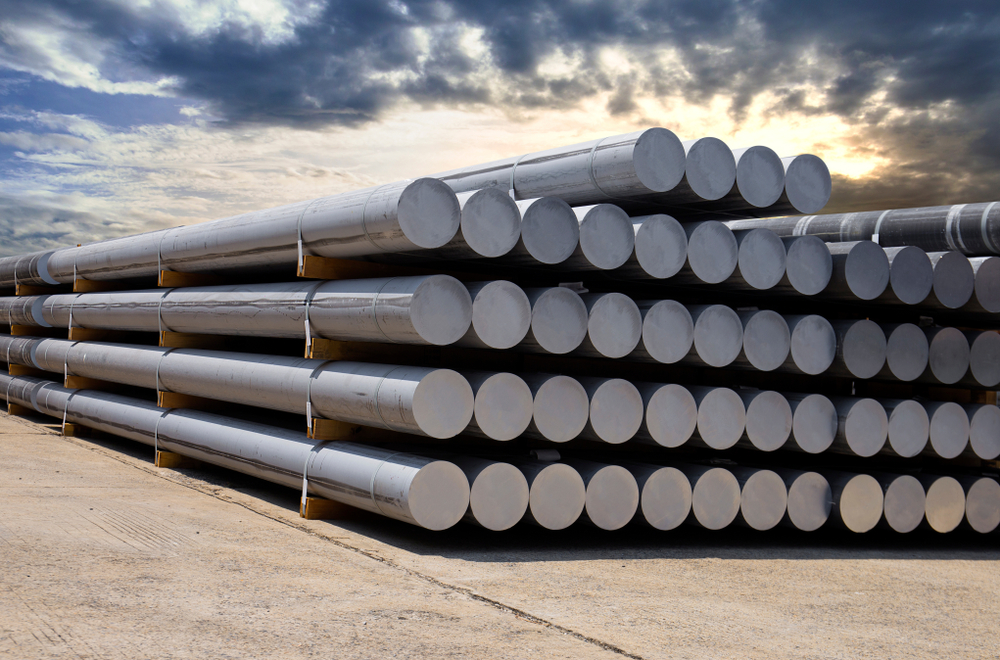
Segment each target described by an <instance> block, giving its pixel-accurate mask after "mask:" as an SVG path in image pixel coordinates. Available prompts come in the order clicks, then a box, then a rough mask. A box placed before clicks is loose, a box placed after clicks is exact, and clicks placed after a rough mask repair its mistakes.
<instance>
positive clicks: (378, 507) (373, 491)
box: [368, 451, 403, 516]
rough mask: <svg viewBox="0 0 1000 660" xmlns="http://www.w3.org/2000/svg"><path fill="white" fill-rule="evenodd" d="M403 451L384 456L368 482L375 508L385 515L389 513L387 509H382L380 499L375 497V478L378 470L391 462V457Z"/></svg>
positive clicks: (369, 494) (369, 493)
mask: <svg viewBox="0 0 1000 660" xmlns="http://www.w3.org/2000/svg"><path fill="white" fill-rule="evenodd" d="M402 453H403V452H401V451H396V452H393V453H391V454H389V455H388V456H386V457H385V458H383V459H382V462H381V463H379V464H378V467H377V468H375V471H374V472H372V480H371V482H369V484H368V496H369V497H370V498H371V500H372V504H374V505H375V508H376V509H378V510H379V513H381V514H382V515H383V516H387V515H389V514H387V513H386V512H385V511H383V510H382V507H380V506H379V505H378V500H376V499H375V478H376V477H378V471H379V470H381V469H382V466H383V465H385V464H386V463H388V462H389V459H390V458H392V457H393V456H399V455H400V454H402Z"/></svg>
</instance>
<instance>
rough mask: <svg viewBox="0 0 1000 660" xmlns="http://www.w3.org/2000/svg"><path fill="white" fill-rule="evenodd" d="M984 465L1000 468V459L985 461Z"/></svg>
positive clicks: (995, 468)
mask: <svg viewBox="0 0 1000 660" xmlns="http://www.w3.org/2000/svg"><path fill="white" fill-rule="evenodd" d="M982 466H983V467H985V468H992V469H994V470H1000V461H983V463H982Z"/></svg>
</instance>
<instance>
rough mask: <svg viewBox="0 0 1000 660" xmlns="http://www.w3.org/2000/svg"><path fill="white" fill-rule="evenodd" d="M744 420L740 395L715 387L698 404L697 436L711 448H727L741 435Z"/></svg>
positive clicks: (724, 388)
mask: <svg viewBox="0 0 1000 660" xmlns="http://www.w3.org/2000/svg"><path fill="white" fill-rule="evenodd" d="M746 420H747V417H746V408H745V407H744V406H743V399H741V398H740V395H739V394H737V393H736V392H734V391H732V390H731V389H729V388H726V387H717V388H715V389H713V390H712V391H711V392H709V393H708V394H706V395H705V397H704V398H703V399H702V400H701V405H699V406H698V436H699V437H700V438H701V439H702V440H704V441H705V444H707V445H708V446H709V447H711V448H712V449H729V448H730V447H732V446H733V445H735V444H736V442H737V441H738V440H739V439H740V437H742V436H743V430H744V429H745V428H746Z"/></svg>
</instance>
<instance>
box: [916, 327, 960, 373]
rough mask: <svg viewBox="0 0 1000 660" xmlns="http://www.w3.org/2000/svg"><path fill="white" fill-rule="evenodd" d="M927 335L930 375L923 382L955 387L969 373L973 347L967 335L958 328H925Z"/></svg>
mask: <svg viewBox="0 0 1000 660" xmlns="http://www.w3.org/2000/svg"><path fill="white" fill-rule="evenodd" d="M924 333H925V334H926V335H927V345H928V348H927V363H928V366H929V367H930V369H929V373H925V375H924V377H923V380H931V381H932V382H933V381H934V380H936V381H938V382H940V383H944V384H945V385H953V384H955V383H957V382H958V381H960V380H962V377H963V376H965V374H966V373H967V372H968V371H969V361H970V357H971V347H970V346H969V340H968V338H966V336H965V334H964V333H963V332H962V331H961V330H958V329H956V328H924Z"/></svg>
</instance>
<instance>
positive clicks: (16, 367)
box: [7, 364, 52, 378]
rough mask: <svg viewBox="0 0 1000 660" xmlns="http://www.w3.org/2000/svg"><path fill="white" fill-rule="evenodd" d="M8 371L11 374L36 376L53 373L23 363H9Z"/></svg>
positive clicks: (45, 375)
mask: <svg viewBox="0 0 1000 660" xmlns="http://www.w3.org/2000/svg"><path fill="white" fill-rule="evenodd" d="M7 373H8V374H9V375H11V376H33V377H35V378H45V377H48V376H51V375H52V374H50V373H49V372H47V371H42V370H41V369H35V368H34V367H26V366H24V365H23V364H8V365H7Z"/></svg>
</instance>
